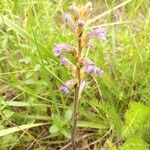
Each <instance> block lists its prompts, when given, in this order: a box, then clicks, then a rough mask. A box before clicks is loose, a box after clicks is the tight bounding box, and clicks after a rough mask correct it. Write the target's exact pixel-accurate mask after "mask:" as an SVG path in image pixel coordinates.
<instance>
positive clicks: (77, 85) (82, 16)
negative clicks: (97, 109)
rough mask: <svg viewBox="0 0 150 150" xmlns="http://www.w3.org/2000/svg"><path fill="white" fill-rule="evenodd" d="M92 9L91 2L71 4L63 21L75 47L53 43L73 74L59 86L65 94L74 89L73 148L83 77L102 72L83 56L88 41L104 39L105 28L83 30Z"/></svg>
mask: <svg viewBox="0 0 150 150" xmlns="http://www.w3.org/2000/svg"><path fill="white" fill-rule="evenodd" d="M92 9H93V7H92V3H91V2H88V3H87V4H86V5H85V6H80V7H77V6H76V5H75V4H73V5H72V6H71V14H72V15H69V14H64V21H65V23H66V25H67V26H68V27H69V28H70V29H71V31H72V32H73V34H74V35H75V38H76V40H77V47H74V46H71V45H69V44H66V43H60V44H55V46H54V55H55V56H56V57H59V58H60V62H61V64H62V65H64V66H66V67H67V68H68V69H69V70H71V71H72V74H73V79H70V80H68V81H67V82H66V83H64V84H63V85H62V86H61V87H60V90H61V91H62V92H63V93H65V94H67V93H69V91H70V89H71V88H74V89H75V92H74V108H73V118H72V120H73V123H72V136H71V139H72V147H73V150H75V149H76V128H77V127H76V124H77V117H76V115H77V107H78V101H79V97H80V95H81V92H82V90H83V89H84V87H85V86H86V83H87V82H86V81H85V78H86V77H87V76H88V75H96V76H100V77H101V76H102V74H103V70H102V69H101V68H98V67H96V65H95V64H94V63H93V62H92V61H91V60H90V59H89V58H87V57H85V51H86V48H87V47H88V46H89V43H90V41H91V40H92V39H93V38H96V37H97V38H99V39H100V40H103V41H105V40H106V37H105V34H106V29H104V28H97V29H94V30H93V31H91V32H89V33H86V31H85V25H86V22H87V20H88V18H89V17H90V15H91V13H92ZM65 52H67V53H70V54H72V55H73V57H74V59H75V64H73V63H72V62H71V61H70V60H68V59H67V58H66V57H64V56H63V53H65Z"/></svg>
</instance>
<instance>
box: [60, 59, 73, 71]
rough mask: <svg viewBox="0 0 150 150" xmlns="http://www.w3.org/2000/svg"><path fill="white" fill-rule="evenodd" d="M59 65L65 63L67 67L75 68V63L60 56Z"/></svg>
mask: <svg viewBox="0 0 150 150" xmlns="http://www.w3.org/2000/svg"><path fill="white" fill-rule="evenodd" d="M60 63H61V65H65V66H66V67H68V68H69V69H73V68H75V65H74V64H72V62H71V61H69V60H68V59H67V58H65V57H62V58H61V60H60Z"/></svg>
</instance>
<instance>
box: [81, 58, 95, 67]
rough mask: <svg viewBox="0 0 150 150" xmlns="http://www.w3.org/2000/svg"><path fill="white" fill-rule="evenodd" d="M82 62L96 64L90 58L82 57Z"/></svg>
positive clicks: (86, 64)
mask: <svg viewBox="0 0 150 150" xmlns="http://www.w3.org/2000/svg"><path fill="white" fill-rule="evenodd" d="M82 63H83V64H84V65H85V66H89V65H94V63H93V62H92V61H91V60H90V59H89V58H83V59H82Z"/></svg>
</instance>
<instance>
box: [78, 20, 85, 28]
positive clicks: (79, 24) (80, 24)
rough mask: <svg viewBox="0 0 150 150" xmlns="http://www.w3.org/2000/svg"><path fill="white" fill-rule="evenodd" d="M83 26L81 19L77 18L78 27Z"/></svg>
mask: <svg viewBox="0 0 150 150" xmlns="http://www.w3.org/2000/svg"><path fill="white" fill-rule="evenodd" d="M83 26H84V21H83V20H78V27H79V28H83Z"/></svg>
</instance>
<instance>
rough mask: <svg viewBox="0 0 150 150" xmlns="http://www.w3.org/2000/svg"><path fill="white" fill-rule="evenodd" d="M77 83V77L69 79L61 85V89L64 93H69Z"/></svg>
mask: <svg viewBox="0 0 150 150" xmlns="http://www.w3.org/2000/svg"><path fill="white" fill-rule="evenodd" d="M76 83H77V82H76V80H75V79H72V80H68V81H67V82H66V83H64V84H63V85H62V86H61V87H60V90H61V91H62V92H63V93H65V94H67V93H69V90H70V89H71V88H72V87H73V86H75V84H76Z"/></svg>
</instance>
